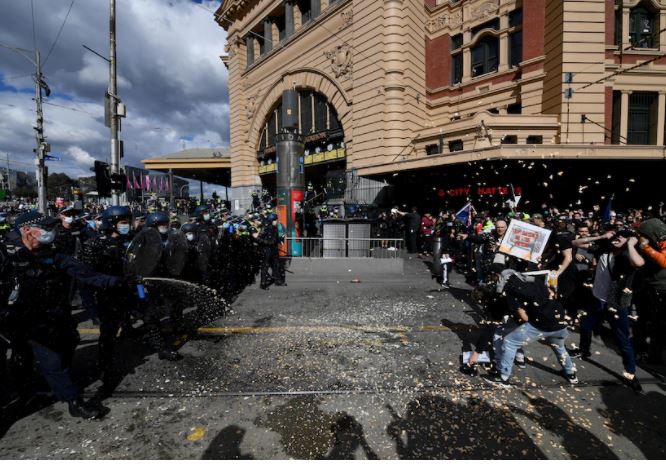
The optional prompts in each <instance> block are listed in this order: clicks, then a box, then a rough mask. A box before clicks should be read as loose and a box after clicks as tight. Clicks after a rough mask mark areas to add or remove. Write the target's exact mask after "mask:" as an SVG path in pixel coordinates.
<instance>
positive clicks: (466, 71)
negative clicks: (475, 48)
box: [462, 31, 472, 81]
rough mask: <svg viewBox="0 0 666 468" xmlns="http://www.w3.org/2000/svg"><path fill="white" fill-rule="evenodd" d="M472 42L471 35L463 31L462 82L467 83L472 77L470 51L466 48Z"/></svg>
mask: <svg viewBox="0 0 666 468" xmlns="http://www.w3.org/2000/svg"><path fill="white" fill-rule="evenodd" d="M471 40H472V33H471V32H470V31H465V32H464V33H463V52H462V54H463V74H462V79H463V81H468V80H469V79H470V78H471V77H472V49H471V48H470V47H469V46H468V44H469V43H470V41H471Z"/></svg>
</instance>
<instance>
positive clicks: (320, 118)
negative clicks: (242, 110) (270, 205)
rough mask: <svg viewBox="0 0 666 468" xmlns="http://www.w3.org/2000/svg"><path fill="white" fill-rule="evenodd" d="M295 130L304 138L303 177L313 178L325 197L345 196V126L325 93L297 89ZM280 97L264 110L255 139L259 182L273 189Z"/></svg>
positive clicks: (312, 180)
mask: <svg viewBox="0 0 666 468" xmlns="http://www.w3.org/2000/svg"><path fill="white" fill-rule="evenodd" d="M298 95H299V98H298V123H299V128H298V131H299V133H300V134H301V135H302V137H303V140H304V142H305V155H304V156H305V157H304V162H305V180H306V183H308V182H312V184H313V185H314V187H315V189H316V190H317V191H318V192H321V191H322V189H324V188H325V189H326V193H327V198H329V199H331V198H343V197H344V189H345V186H344V181H345V176H344V172H345V165H346V156H347V153H346V148H345V138H344V136H345V135H344V130H343V127H342V124H341V122H340V119H339V118H338V113H337V111H336V109H335V107H334V106H333V104H331V103H330V102H329V101H328V99H327V98H326V96H325V95H324V94H322V93H319V92H317V91H314V90H311V89H307V88H302V89H298ZM281 116H282V100H281V99H279V100H278V101H277V102H276V103H275V104H274V105H273V107H272V108H271V110H270V111H269V112H268V113H267V114H266V116H265V118H264V121H263V126H262V127H261V131H260V132H259V139H258V141H257V142H256V146H255V148H257V151H256V154H257V160H258V163H259V175H260V177H261V180H262V185H263V186H264V187H266V188H268V190H269V191H271V192H272V193H275V184H276V177H275V171H276V163H275V152H276V150H275V135H276V134H277V133H278V132H279V130H280V128H281V126H282V125H281V123H282V122H281Z"/></svg>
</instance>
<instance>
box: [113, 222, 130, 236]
mask: <svg viewBox="0 0 666 468" xmlns="http://www.w3.org/2000/svg"><path fill="white" fill-rule="evenodd" d="M116 230H117V231H118V234H120V235H121V236H126V235H127V234H129V232H130V225H129V224H119V225H118V226H117V227H116Z"/></svg>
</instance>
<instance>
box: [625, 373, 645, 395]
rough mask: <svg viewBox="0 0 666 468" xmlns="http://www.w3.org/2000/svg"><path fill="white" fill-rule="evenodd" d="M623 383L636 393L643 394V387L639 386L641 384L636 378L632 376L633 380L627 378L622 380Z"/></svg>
mask: <svg viewBox="0 0 666 468" xmlns="http://www.w3.org/2000/svg"><path fill="white" fill-rule="evenodd" d="M623 380H624V383H625V384H627V386H628V387H629V388H630V389H632V390H633V391H634V392H636V393H643V387H642V386H641V383H640V382H639V381H638V377H636V376H634V378H633V379H628V378H627V377H624V378H623Z"/></svg>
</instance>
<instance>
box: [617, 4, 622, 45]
mask: <svg viewBox="0 0 666 468" xmlns="http://www.w3.org/2000/svg"><path fill="white" fill-rule="evenodd" d="M615 45H616V46H618V47H622V8H616V10H615Z"/></svg>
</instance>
